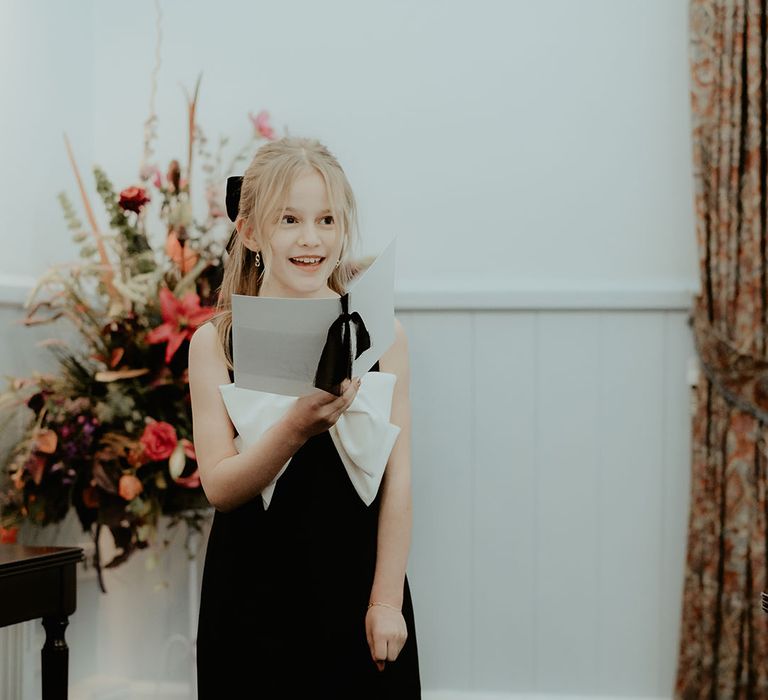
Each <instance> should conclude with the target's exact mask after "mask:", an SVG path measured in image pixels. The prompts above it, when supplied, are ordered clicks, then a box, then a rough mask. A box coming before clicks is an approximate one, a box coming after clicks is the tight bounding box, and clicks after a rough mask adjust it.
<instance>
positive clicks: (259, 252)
mask: <svg viewBox="0 0 768 700" xmlns="http://www.w3.org/2000/svg"><path fill="white" fill-rule="evenodd" d="M256 267H261V251H260V250H257V251H256Z"/></svg>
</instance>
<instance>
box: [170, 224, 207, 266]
mask: <svg viewBox="0 0 768 700" xmlns="http://www.w3.org/2000/svg"><path fill="white" fill-rule="evenodd" d="M165 252H166V253H167V254H168V257H169V258H170V259H171V260H173V262H174V263H175V264H176V267H178V268H179V270H180V271H181V274H182V275H186V274H187V272H189V271H190V270H191V269H192V268H193V267H194V266H195V265H196V264H197V261H198V260H199V259H200V256H199V255H198V254H197V253H196V252H195V250H194V249H193V248H191V247H190V246H188V245H181V243H180V242H179V237H178V235H177V233H176V231H173V230H172V231H170V232H169V233H168V237H167V238H166V239H165Z"/></svg>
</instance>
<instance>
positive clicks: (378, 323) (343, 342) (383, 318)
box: [232, 239, 395, 396]
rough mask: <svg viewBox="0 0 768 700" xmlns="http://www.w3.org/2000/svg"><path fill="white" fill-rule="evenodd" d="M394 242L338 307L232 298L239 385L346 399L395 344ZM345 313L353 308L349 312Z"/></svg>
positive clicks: (334, 303)
mask: <svg viewBox="0 0 768 700" xmlns="http://www.w3.org/2000/svg"><path fill="white" fill-rule="evenodd" d="M394 282H395V240H394V239H393V240H392V241H391V242H390V243H389V244H388V245H387V247H386V248H385V249H384V250H383V251H382V253H381V254H379V255H378V256H377V258H376V259H375V260H374V261H373V263H372V264H371V265H370V267H368V268H367V269H365V270H364V271H363V272H361V273H360V274H359V275H358V276H357V277H355V278H354V279H353V280H352V281H351V282H350V284H349V288H348V289H347V293H346V294H345V295H344V296H342V297H341V298H332V299H292V298H274V297H260V296H249V295H247V294H233V295H232V359H233V362H234V366H235V385H236V386H237V387H240V388H242V389H256V390H258V391H267V392H270V393H272V394H284V395H287V396H302V395H305V394H308V393H311V392H312V391H313V390H314V389H315V388H319V389H324V390H325V391H328V392H330V393H332V394H336V395H339V394H340V393H341V389H340V385H341V382H342V381H343V380H344V378H347V379H349V378H351V377H353V376H362V375H363V374H365V373H366V372H367V371H368V370H369V369H370V368H371V367H372V366H373V365H374V364H375V363H376V362H377V361H378V360H379V358H380V357H381V356H382V355H383V354H384V353H385V352H386V351H387V350H388V349H389V347H390V346H391V345H392V343H393V342H394V340H395V318H394V316H395V313H394ZM345 307H346V308H345Z"/></svg>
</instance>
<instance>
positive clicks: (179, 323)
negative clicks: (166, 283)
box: [147, 287, 215, 362]
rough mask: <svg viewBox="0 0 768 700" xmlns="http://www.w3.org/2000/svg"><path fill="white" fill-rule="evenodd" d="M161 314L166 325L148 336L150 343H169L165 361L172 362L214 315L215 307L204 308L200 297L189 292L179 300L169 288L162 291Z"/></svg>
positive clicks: (153, 330)
mask: <svg viewBox="0 0 768 700" xmlns="http://www.w3.org/2000/svg"><path fill="white" fill-rule="evenodd" d="M160 312H161V313H162V315H163V321H164V323H163V324H162V325H160V326H158V327H157V328H153V329H152V330H151V331H150V332H149V333H148V334H147V342H149V343H166V342H167V343H168V346H167V347H166V349H165V361H166V362H170V361H171V359H172V358H173V356H174V355H175V354H176V351H177V350H178V349H179V346H180V345H181V344H182V343H183V342H184V340H189V339H190V338H191V337H192V334H193V333H194V332H195V329H196V328H197V327H198V326H200V325H202V324H203V323H205V322H206V321H207V320H208V319H209V318H210V317H211V316H213V314H214V313H215V309H214V308H213V307H208V308H202V307H201V306H200V297H199V296H197V294H196V293H195V292H187V293H186V294H185V295H184V297H183V298H182V299H177V298H176V296H175V295H174V294H173V292H172V291H171V290H170V289H168V287H163V288H162V289H161V290H160Z"/></svg>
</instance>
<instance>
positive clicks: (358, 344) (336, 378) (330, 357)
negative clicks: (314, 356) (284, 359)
mask: <svg viewBox="0 0 768 700" xmlns="http://www.w3.org/2000/svg"><path fill="white" fill-rule="evenodd" d="M340 301H341V313H340V314H339V317H338V318H337V319H336V320H335V321H334V322H333V323H332V324H331V327H330V328H329V329H328V338H327V339H326V341H325V346H324V347H323V352H322V354H321V355H320V362H319V363H318V365H317V372H316V373H315V386H316V387H317V388H318V389H324V390H325V391H327V392H330V393H331V394H336V396H341V393H342V392H341V383H342V382H343V381H344V380H345V379H351V378H352V362H353V361H354V360H356V359H357V358H358V357H360V355H362V354H363V353H364V352H365V351H366V350H368V348H370V347H371V336H370V334H369V333H368V329H367V328H366V327H365V323H364V322H363V319H362V317H361V316H360V314H359V313H357V311H354V312H353V313H351V314H350V313H349V295H348V294H345V295H344V296H342V297H341V299H340ZM353 323H354V324H355V356H354V358H353V357H352V334H351V331H352V328H351V325H352V324H353Z"/></svg>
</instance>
